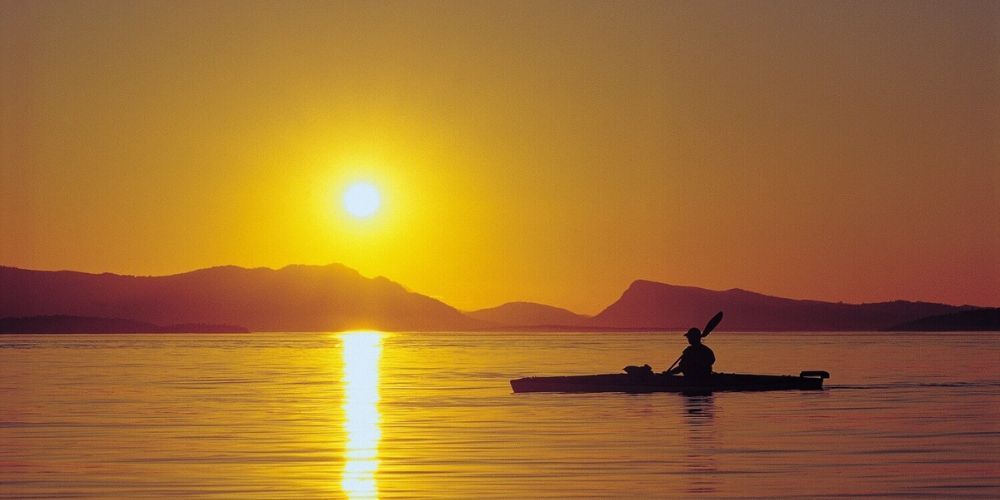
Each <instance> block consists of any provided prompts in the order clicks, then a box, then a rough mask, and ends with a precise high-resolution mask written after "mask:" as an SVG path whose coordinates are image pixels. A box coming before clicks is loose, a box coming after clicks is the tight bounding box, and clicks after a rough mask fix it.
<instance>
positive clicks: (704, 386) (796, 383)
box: [510, 371, 830, 394]
mask: <svg viewBox="0 0 1000 500" xmlns="http://www.w3.org/2000/svg"><path fill="white" fill-rule="evenodd" d="M829 377H830V374H829V373H827V372H824V371H804V372H802V373H800V374H799V376H797V377H796V376H793V375H748V374H739V373H713V374H712V375H710V376H709V378H707V379H697V380H689V379H685V377H684V376H682V375H667V374H664V373H642V374H635V373H633V374H628V373H612V374H606V375H573V376H564V377H526V378H519V379H517V380H511V381H510V386H511V388H513V389H514V392H632V393H641V392H684V393H699V394H702V393H709V392H715V391H788V390H808V391H819V390H823V379H825V378H829Z"/></svg>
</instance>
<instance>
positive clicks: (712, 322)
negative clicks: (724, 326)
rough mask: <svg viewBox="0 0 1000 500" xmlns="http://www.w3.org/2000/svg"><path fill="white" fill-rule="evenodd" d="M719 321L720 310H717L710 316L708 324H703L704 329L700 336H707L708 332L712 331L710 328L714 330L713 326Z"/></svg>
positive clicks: (720, 318) (720, 317) (720, 319)
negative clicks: (717, 311)
mask: <svg viewBox="0 0 1000 500" xmlns="http://www.w3.org/2000/svg"><path fill="white" fill-rule="evenodd" d="M721 322H722V311H719V313H718V314H716V315H715V316H712V319H710V320H708V324H706V325H705V329H704V330H702V331H701V336H702V338H704V337H708V334H710V333H712V330H715V327H717V326H719V323H721Z"/></svg>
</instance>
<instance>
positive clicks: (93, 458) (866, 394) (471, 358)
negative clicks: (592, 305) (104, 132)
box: [0, 331, 1000, 499]
mask: <svg viewBox="0 0 1000 500" xmlns="http://www.w3.org/2000/svg"><path fill="white" fill-rule="evenodd" d="M706 343H707V344H708V345H710V346H711V347H712V348H713V349H714V350H715V353H716V356H717V358H718V361H717V363H716V371H722V372H737V373H740V372H742V373H771V374H797V373H798V372H799V371H801V370H827V371H829V372H831V374H832V378H831V379H830V380H828V381H827V390H824V391H821V392H815V391H787V392H762V393H724V392H720V393H715V394H713V395H708V396H685V395H681V394H669V393H660V394H641V395H628V394H541V393H536V394H513V393H512V392H511V388H510V385H509V380H510V379H513V378H519V377H523V376H528V375H543V374H548V375H557V374H590V373H614V372H618V371H620V370H621V368H622V367H624V366H625V365H629V364H643V363H649V364H651V365H652V366H653V368H654V369H655V370H657V371H660V370H663V369H665V368H666V367H667V365H669V364H670V363H671V362H673V360H674V359H676V357H677V356H678V355H679V353H680V351H681V350H682V349H683V348H684V346H685V341H684V338H683V337H682V336H681V334H680V332H669V333H668V332H664V333H604V334H601V333H485V334H484V333H466V334H455V333H448V334H436V333H377V332H347V333H275V334H244V335H239V334H233V335H215V334H212V335H206V334H188V335H166V336H164V335H96V336H95V335H0V497H2V498H88V497H101V498H106V497H122V498H140V497H183V498H196V497H217V498H269V499H270V498H376V497H384V498H538V497H557V498H567V497H569V498H584V497H594V498H606V497H617V498H629V497H634V498H657V497H659V498H669V497H695V496H705V497H762V496H766V497H810V498H812V497H837V496H847V497H857V496H899V497H907V498H912V497H931V498H940V497H949V498H954V497H963V496H970V497H992V498H998V497H1000V334H995V333H975V334H973V333H968V334H965V333H955V334H899V333H837V334H827V333H823V334H819V333H782V334H748V333H729V332H725V331H722V332H716V333H713V334H712V335H711V336H710V337H709V338H707V339H706Z"/></svg>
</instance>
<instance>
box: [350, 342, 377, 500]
mask: <svg viewBox="0 0 1000 500" xmlns="http://www.w3.org/2000/svg"><path fill="white" fill-rule="evenodd" d="M341 341H342V342H343V356H344V375H343V384H344V385H343V387H344V406H343V408H344V431H345V433H346V434H347V444H346V447H345V450H344V471H343V479H342V480H341V483H340V485H341V488H342V489H343V491H344V493H345V494H346V495H347V497H348V498H377V497H378V485H377V484H376V482H375V473H376V471H378V444H379V439H381V437H382V428H381V426H380V424H381V414H380V413H379V409H378V401H379V392H378V375H379V360H380V358H381V357H382V334H381V333H379V332H373V331H364V332H347V333H344V334H342V335H341Z"/></svg>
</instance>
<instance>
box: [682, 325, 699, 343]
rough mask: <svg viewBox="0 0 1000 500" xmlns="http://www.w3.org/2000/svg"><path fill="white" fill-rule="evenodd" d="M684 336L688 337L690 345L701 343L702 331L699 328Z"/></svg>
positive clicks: (689, 331)
mask: <svg viewBox="0 0 1000 500" xmlns="http://www.w3.org/2000/svg"><path fill="white" fill-rule="evenodd" d="M684 336H685V337H687V339H688V343H690V344H691V345H695V344H700V343H701V330H699V329H697V328H692V329H690V330H688V331H687V333H685V334H684Z"/></svg>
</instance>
